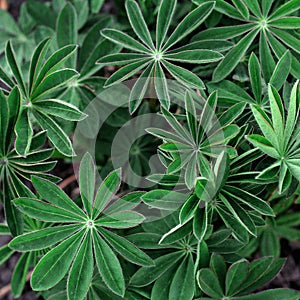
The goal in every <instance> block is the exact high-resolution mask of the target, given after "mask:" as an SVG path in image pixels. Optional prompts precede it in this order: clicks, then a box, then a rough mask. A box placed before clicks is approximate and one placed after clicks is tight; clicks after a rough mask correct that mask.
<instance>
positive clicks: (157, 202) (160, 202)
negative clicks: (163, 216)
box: [142, 189, 187, 211]
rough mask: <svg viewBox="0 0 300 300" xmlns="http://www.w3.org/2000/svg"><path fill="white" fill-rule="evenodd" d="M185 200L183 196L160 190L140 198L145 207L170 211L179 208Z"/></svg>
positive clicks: (174, 192)
mask: <svg viewBox="0 0 300 300" xmlns="http://www.w3.org/2000/svg"><path fill="white" fill-rule="evenodd" d="M186 198H187V196H186V195H185V194H182V193H179V192H176V191H168V190H160V189H155V190H152V191H150V192H147V193H146V194H144V195H143V196H142V200H143V202H144V203H146V204H147V205H149V206H151V207H155V208H158V209H165V210H171V211H173V210H176V209H177V208H179V207H180V206H181V205H182V204H183V203H184V202H185V200H186Z"/></svg>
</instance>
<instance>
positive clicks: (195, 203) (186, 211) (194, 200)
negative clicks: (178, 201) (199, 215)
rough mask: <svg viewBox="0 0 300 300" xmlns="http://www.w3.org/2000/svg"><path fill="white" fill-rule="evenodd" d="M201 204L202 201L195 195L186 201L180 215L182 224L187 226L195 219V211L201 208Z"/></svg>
mask: <svg viewBox="0 0 300 300" xmlns="http://www.w3.org/2000/svg"><path fill="white" fill-rule="evenodd" d="M199 203H200V200H199V199H198V197H197V196H196V195H194V194H193V195H191V196H190V197H189V198H188V199H187V200H186V202H185V203H184V205H183V206H182V208H181V210H180V213H179V221H180V224H185V223H186V222H187V221H189V220H190V219H191V218H193V217H194V214H195V211H196V210H197V208H198V207H199Z"/></svg>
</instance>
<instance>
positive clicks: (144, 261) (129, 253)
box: [98, 228, 153, 266]
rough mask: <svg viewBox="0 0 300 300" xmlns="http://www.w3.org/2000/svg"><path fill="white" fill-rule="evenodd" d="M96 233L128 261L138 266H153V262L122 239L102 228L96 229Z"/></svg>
mask: <svg viewBox="0 0 300 300" xmlns="http://www.w3.org/2000/svg"><path fill="white" fill-rule="evenodd" d="M98 231H99V232H100V234H101V235H103V236H104V238H105V239H106V240H107V241H108V243H109V244H110V245H111V246H112V247H113V248H114V250H115V251H117V252H118V253H120V255H122V256H123V257H124V258H125V259H127V260H128V261H130V262H132V263H134V264H137V265H140V266H151V265H153V260H152V259H151V258H150V257H149V256H148V255H147V254H145V253H144V252H143V251H141V250H140V249H138V248H137V247H136V246H135V245H134V244H132V243H130V242H129V241H127V240H126V239H124V238H123V237H120V236H118V235H116V234H114V233H112V232H111V231H108V230H106V229H104V228H98Z"/></svg>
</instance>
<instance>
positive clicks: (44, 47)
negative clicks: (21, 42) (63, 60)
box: [29, 38, 51, 93]
mask: <svg viewBox="0 0 300 300" xmlns="http://www.w3.org/2000/svg"><path fill="white" fill-rule="evenodd" d="M50 43H51V40H50V38H47V39H44V40H43V41H41V42H40V43H39V44H38V46H37V47H36V48H35V50H34V52H33V56H32V58H31V61H30V67H29V92H30V93H31V92H32V86H33V84H34V81H35V79H36V77H37V75H38V73H39V71H40V69H41V67H42V64H43V63H44V58H45V56H46V54H47V52H48V49H49V46H50Z"/></svg>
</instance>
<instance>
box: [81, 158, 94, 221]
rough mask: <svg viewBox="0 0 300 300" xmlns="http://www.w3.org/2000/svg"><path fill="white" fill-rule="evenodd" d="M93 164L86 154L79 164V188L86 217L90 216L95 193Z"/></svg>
mask: <svg viewBox="0 0 300 300" xmlns="http://www.w3.org/2000/svg"><path fill="white" fill-rule="evenodd" d="M95 171H96V170H95V164H94V161H93V158H92V157H91V155H90V154H89V153H88V152H87V153H86V154H85V155H84V157H83V158H82V160H81V162H80V167H79V188H80V195H81V199H82V202H83V206H84V208H85V211H86V212H87V214H88V216H90V217H91V216H92V206H93V202H94V193H95Z"/></svg>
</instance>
